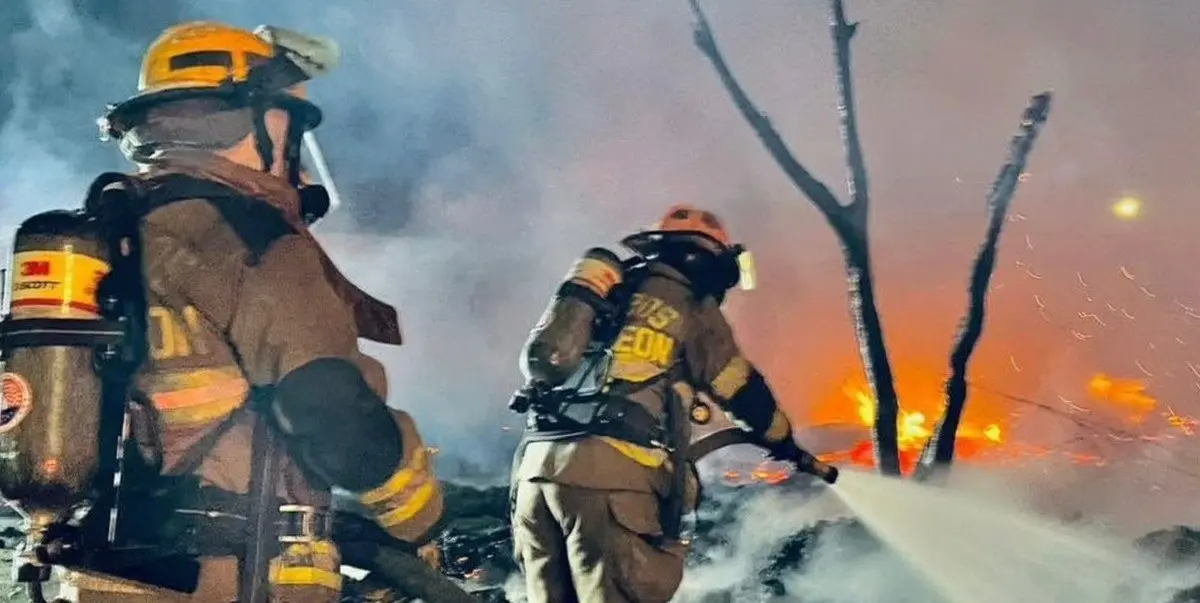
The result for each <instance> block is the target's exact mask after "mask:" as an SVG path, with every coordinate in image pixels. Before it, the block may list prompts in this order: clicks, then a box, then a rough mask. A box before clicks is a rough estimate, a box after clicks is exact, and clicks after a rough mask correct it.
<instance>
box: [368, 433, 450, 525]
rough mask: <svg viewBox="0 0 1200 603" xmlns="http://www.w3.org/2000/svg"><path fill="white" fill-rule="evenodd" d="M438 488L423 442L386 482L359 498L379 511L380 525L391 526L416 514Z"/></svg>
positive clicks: (377, 519)
mask: <svg viewBox="0 0 1200 603" xmlns="http://www.w3.org/2000/svg"><path fill="white" fill-rule="evenodd" d="M437 488H438V484H437V481H436V480H435V479H433V475H432V472H431V471H430V465H429V452H428V450H427V449H426V448H425V447H424V446H421V447H419V448H417V449H416V450H415V451H414V452H413V457H412V460H411V461H409V462H408V463H407V464H406V465H405V466H404V467H402V468H400V470H398V471H396V473H394V474H392V477H391V478H389V479H388V481H386V482H384V484H383V485H382V486H379V487H378V488H375V489H374V490H371V491H369V492H365V493H363V494H361V495H360V496H359V501H360V502H362V504H364V505H366V506H367V507H368V508H370V509H371V510H372V511H374V512H375V515H376V521H378V522H379V525H381V526H383V528H384V529H390V528H393V527H396V526H398V525H400V524H403V523H405V522H407V521H410V520H411V519H413V518H414V517H416V516H417V514H418V513H420V512H421V511H422V510H424V509H425V507H426V505H428V504H429V502H430V500H432V499H433V497H434V495H435V494H437Z"/></svg>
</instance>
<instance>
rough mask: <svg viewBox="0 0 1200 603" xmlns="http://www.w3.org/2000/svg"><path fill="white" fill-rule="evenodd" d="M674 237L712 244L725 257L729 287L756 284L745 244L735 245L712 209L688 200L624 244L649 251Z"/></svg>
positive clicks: (745, 287) (674, 206)
mask: <svg viewBox="0 0 1200 603" xmlns="http://www.w3.org/2000/svg"><path fill="white" fill-rule="evenodd" d="M672 236H688V237H694V238H695V239H696V240H697V241H699V242H701V243H702V244H704V243H707V244H706V245H705V246H707V247H712V248H713V249H712V251H713V252H714V253H715V254H716V255H717V256H718V258H725V259H724V260H723V261H728V262H729V264H728V265H729V268H730V270H731V274H732V276H733V278H732V279H731V281H730V286H733V285H738V286H740V287H741V288H742V289H743V290H747V291H748V290H751V289H754V288H755V287H756V286H757V281H758V278H757V271H756V269H755V266H754V256H753V255H752V254H751V253H750V252H749V251H747V250H746V248H745V247H743V246H742V245H735V244H734V243H733V238H732V237H730V236H729V231H728V230H726V229H725V224H724V223H723V222H722V221H721V219H720V218H718V217H717V215H716V214H714V213H713V212H711V211H708V210H704V209H700V208H698V207H695V206H693V205H689V204H686V203H679V204H676V205H672V206H671V207H670V208H668V209H667V212H666V213H665V214H664V215H663V217H662V218H661V219H660V220H659V221H658V222H656V223H655V224H654V225H653V226H651V227H650V228H649V229H646V230H643V231H641V232H638V233H635V234H633V235H630V236H628V237H626V238H625V239H624V240H623V241H622V243H623V244H624V245H625V246H626V247H628V248H629V249H631V250H633V251H634V252H636V253H646V252H647V251H649V250H650V249H652V248H653V247H655V246H656V245H658V244H659V243H660V242H662V241H663V240H664V239H666V238H668V237H672Z"/></svg>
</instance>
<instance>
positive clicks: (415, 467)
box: [73, 22, 442, 603]
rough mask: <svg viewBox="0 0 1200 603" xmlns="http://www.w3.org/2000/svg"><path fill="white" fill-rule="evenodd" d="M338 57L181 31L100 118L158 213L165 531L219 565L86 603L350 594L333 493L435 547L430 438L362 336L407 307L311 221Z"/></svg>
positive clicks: (151, 223) (391, 340) (392, 327)
mask: <svg viewBox="0 0 1200 603" xmlns="http://www.w3.org/2000/svg"><path fill="white" fill-rule="evenodd" d="M335 60H336V47H334V46H333V45H332V44H331V43H330V42H327V41H323V40H320V39H316V38H310V37H307V36H303V35H301V34H298V33H296V32H291V31H287V30H283V29H278V28H271V27H262V28H259V29H258V30H255V31H253V32H251V31H246V30H242V29H238V28H234V27H230V26H227V25H223V24H219V23H210V22H192V23H185V24H181V25H177V26H174V27H171V28H169V29H167V30H166V31H165V32H163V33H162V34H161V35H160V36H159V38H158V39H157V40H155V41H154V42H153V43H152V44H151V45H150V47H149V49H148V51H147V52H146V56H145V59H144V61H143V63H142V69H141V77H140V81H139V83H138V94H137V95H135V96H134V97H132V98H130V99H129V100H127V101H125V102H123V103H120V104H117V105H115V106H112V107H110V110H109V112H108V114H107V115H106V116H105V118H104V119H102V120H101V121H100V124H101V127H102V131H103V134H104V135H105V136H107V137H109V138H111V139H115V140H117V141H119V144H120V148H121V150H122V152H123V153H124V154H125V155H126V156H127V157H128V158H129V159H130V160H131V161H132V162H134V163H135V164H136V165H137V166H138V169H137V174H136V177H135V179H134V180H133V182H134V183H135V184H136V189H137V198H138V199H139V200H140V202H141V203H142V204H144V205H143V207H142V211H145V214H144V216H143V217H142V218H141V236H142V241H143V266H144V273H145V274H144V277H145V282H146V295H147V297H148V299H147V301H148V304H149V321H148V322H149V324H148V339H149V342H150V358H149V359H148V361H147V363H146V364H145V366H144V367H143V369H142V371H141V373H140V375H139V377H138V379H137V382H136V386H137V390H138V392H139V393H140V394H141V395H144V397H145V398H146V399H148V401H149V403H150V404H149V405H150V406H151V407H152V408H153V411H154V415H156V416H155V417H153V420H152V421H149V422H148V424H149V425H150V427H147V425H146V424H140V425H139V428H141V429H152V430H153V431H154V432H155V437H156V438H157V439H158V440H159V441H161V449H162V457H163V458H162V473H163V475H164V477H163V478H162V479H163V480H164V482H163V483H166V484H169V486H170V487H169V488H166V489H161V490H160V491H156V492H155V493H154V496H155V497H154V498H153V500H150V501H149V502H148V504H151V505H153V504H159V505H167V506H169V512H168V515H169V519H168V520H167V526H169V528H170V529H165V530H164V532H167V533H170V534H172V536H170V537H171V538H179V539H181V540H184V541H185V542H182V543H179V544H180V547H181V548H182V549H183V550H188V551H191V552H192V553H193V554H195V555H198V556H199V557H200V558H201V561H202V564H201V572H200V579H199V587H198V588H197V590H196V591H195V593H194V594H191V595H181V594H178V593H173V592H166V591H158V590H155V589H152V588H149V587H147V586H146V585H145V584H143V583H140V582H135V581H131V580H124V579H116V578H114V577H113V576H112V575H111V574H105V573H99V572H91V571H84V572H80V573H78V574H76V575H74V576H73V579H74V582H75V586H76V587H77V588H78V589H79V601H80V602H81V603H97V602H109V601H112V602H116V601H123V602H124V601H134V602H136V601H146V602H149V601H212V602H222V603H224V602H229V601H235V600H240V601H243V603H248V602H249V601H251V595H248V594H246V589H247V588H252V587H248V586H245V584H251V583H255V582H254V581H255V580H258V582H257V583H258V584H269V586H267V587H260V588H259V589H258V590H259V591H260V592H261V591H262V590H264V589H265V590H269V591H270V597H271V598H270V600H271V601H298V602H335V601H338V600H339V593H340V590H341V577H340V574H339V567H340V561H339V552H338V550H337V547H336V546H335V545H334V544H333V542H332V540H331V534H330V533H331V527H330V523H331V521H330V518H331V511H330V502H331V489H332V487H335V486H336V487H340V488H344V489H346V490H349V491H350V492H352V493H354V494H356V495H357V497H358V499H359V501H360V502H361V503H363V504H364V505H365V506H366V508H367V509H369V510H370V511H371V512H372V513H373V514H374V515H375V517H376V520H377V522H378V523H379V524H380V525H381V526H382V527H383V528H385V529H386V530H387V531H388V532H389V533H390V534H391V535H392V536H394V537H396V538H400V539H403V540H407V541H411V542H420V541H421V540H422V539H423V538H424V537H425V536H426V535H427V533H428V532H429V531H430V529H431V528H432V526H433V525H434V523H435V522H436V521H437V520H438V518H439V517H440V515H441V510H442V494H441V490H440V488H439V486H438V484H437V482H436V480H435V478H434V475H433V473H432V470H431V466H430V459H429V458H428V456H427V450H426V448H425V446H424V444H423V443H422V439H421V437H420V435H419V434H418V432H417V430H416V428H415V426H414V424H413V421H412V420H411V418H410V417H409V416H408V415H407V414H406V413H403V412H400V411H397V410H394V409H389V408H388V406H387V405H386V404H385V402H384V401H385V400H386V398H387V379H386V377H385V374H384V370H383V367H382V365H380V364H379V363H378V362H377V361H375V360H373V359H372V358H370V357H368V356H366V355H364V354H363V353H362V352H360V351H359V348H358V339H359V338H360V337H362V338H368V339H372V340H375V341H378V342H382V343H386V344H393V345H399V344H400V342H401V337H400V331H399V327H398V323H397V318H396V312H395V310H394V309H393V308H392V307H391V306H389V305H387V304H385V303H383V302H381V301H379V300H376V299H374V298H372V297H370V296H369V295H367V294H366V293H364V292H362V291H361V290H359V289H358V288H357V287H355V286H354V285H353V284H351V283H350V282H349V281H348V280H347V279H346V278H345V277H344V276H343V275H342V274H341V273H340V272H339V271H338V270H337V268H336V267H335V266H334V265H333V263H332V262H331V261H330V259H329V258H328V257H327V255H326V254H325V252H324V251H323V250H322V248H321V246H320V245H319V244H318V243H317V242H316V240H315V239H314V238H313V236H312V235H311V233H310V232H309V230H308V226H309V225H310V224H311V223H313V222H314V221H315V220H316V219H318V218H320V217H321V216H322V215H323V214H324V213H325V211H326V209H327V208H328V198H327V196H326V195H325V194H324V192H323V190H322V189H321V187H317V186H306V185H305V183H303V182H302V180H303V178H302V171H301V152H300V148H301V142H302V136H303V135H304V133H305V132H306V131H308V130H311V129H312V128H315V127H316V126H317V125H318V124H319V123H320V121H321V112H320V110H319V109H318V108H317V107H316V106H315V105H314V104H312V103H311V102H310V101H309V100H307V98H306V95H305V90H304V86H305V84H306V82H307V81H308V80H309V79H310V78H312V77H314V76H316V75H320V74H321V73H323V72H325V71H327V70H328V69H330V68H331V67H332V66H333V63H334V62H335ZM267 433H274V434H277V435H278V437H279V438H280V439H281V440H282V453H281V454H279V455H278V459H277V464H276V465H275V466H276V467H278V470H277V471H273V472H271V475H256V474H255V472H256V471H259V469H257V468H259V467H264V466H267V465H263V464H262V463H259V462H258V459H257V457H256V455H257V454H258V452H257V451H256V450H255V449H256V447H257V446H258V444H257V442H259V441H260V440H261V439H262V438H263V437H265V435H264V434H267ZM256 480H257V481H256ZM256 483H258V484H262V483H275V484H276V487H275V488H274V491H275V493H276V495H277V503H278V505H279V507H278V514H277V515H278V521H277V522H276V525H274V526H271V527H269V528H268V531H274V532H277V533H274V534H269V535H268V538H267V539H266V540H267V542H257V543H249V544H248V543H247V542H245V541H244V538H243V535H245V534H247V533H249V532H252V531H253V530H252V529H251V528H252V526H248V525H246V524H247V521H246V512H245V509H247V508H248V505H249V504H250V503H249V502H248V501H247V498H248V496H249V493H250V489H251V486H252V484H256ZM269 495H270V492H268V494H267V496H269ZM272 504H274V503H272ZM268 506H270V505H268ZM251 545H263V546H266V547H269V548H268V549H267V550H268V551H269V554H267V555H261V556H260V557H261V558H268V559H269V560H270V561H269V564H266V563H262V564H261V565H260V566H259V567H249V564H248V563H245V560H246V559H247V555H248V553H247V551H248V550H249V549H250V548H252V546H251ZM239 561H242V562H243V563H242V564H241V565H242V566H241V567H239ZM264 566H265V567H264ZM252 574H266V575H252ZM239 589H240V590H239ZM253 599H254V600H256V601H257V600H265V599H262V596H261V595H260V594H255V595H254V596H253Z"/></svg>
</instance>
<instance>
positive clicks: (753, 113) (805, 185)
mask: <svg viewBox="0 0 1200 603" xmlns="http://www.w3.org/2000/svg"><path fill="white" fill-rule="evenodd" d="M688 3H689V5H690V6H691V8H692V13H693V14H694V15H695V17H696V24H695V26H694V38H695V42H696V46H698V47H699V48H700V50H701V51H702V52H703V53H704V54H705V56H707V57H708V59H709V61H711V62H712V64H713V67H714V68H715V69H716V70H717V74H718V75H719V76H720V78H721V83H722V84H724V86H725V89H726V90H727V91H728V92H729V94H730V96H731V97H732V98H733V102H734V104H735V105H736V106H737V108H738V110H739V111H741V113H742V116H743V117H744V118H745V119H746V121H747V122H748V123H749V124H750V126H751V127H752V128H753V129H754V131H755V133H756V134H758V137H759V139H760V140H762V142H763V145H764V146H766V147H767V150H768V151H769V152H770V153H771V156H772V157H773V158H774V159H775V162H776V163H778V164H779V166H780V167H781V168H782V169H783V170H784V172H785V173H787V175H788V177H789V178H791V180H792V182H793V183H794V184H795V185H796V187H797V188H798V189H800V191H801V192H802V193H804V194H805V195H806V196H807V197H808V198H809V199H810V200H811V201H812V202H813V204H814V205H816V206H817V209H818V210H820V212H821V214H822V215H823V216H824V217H825V219H826V220H827V221H828V222H829V224H830V225H831V226H832V227H833V230H834V232H835V233H836V234H837V235H838V239H839V241H840V243H841V245H842V253H843V256H844V258H845V262H846V276H847V281H848V284H849V295H850V308H851V315H852V316H853V318H854V328H855V336H856V337H857V339H858V343H859V355H860V356H861V358H862V362H863V368H864V370H865V372H866V376H867V382H868V383H869V384H870V385H871V389H872V393H873V394H874V398H875V401H876V411H875V425H874V426H873V429H872V432H871V441H872V443H873V444H874V449H875V461H876V466H877V467H879V471H880V472H881V473H883V474H885V475H899V474H900V454H899V451H898V447H897V435H898V434H897V426H896V421H897V419H898V418H899V414H900V413H899V406H900V405H899V402H898V400H897V397H896V387H895V382H894V380H893V377H892V369H891V363H890V362H889V361H888V355H887V346H886V345H885V343H884V338H883V327H882V325H881V324H880V322H881V321H880V317H879V310H878V308H877V307H876V305H875V291H874V286H873V283H872V280H871V258H870V245H869V243H868V238H867V206H868V199H867V190H868V189H867V171H866V167H865V165H864V163H863V156H862V148H861V145H860V143H859V137H858V126H857V122H856V120H855V117H854V97H853V87H852V85H851V71H850V40H851V38H852V37H853V36H854V31H855V29H856V27H857V25H851V24H848V23H846V17H845V11H844V10H843V8H842V2H841V0H832V3H831V8H832V18H831V29H832V32H833V38H834V43H835V53H836V58H837V76H838V77H837V79H838V91H839V103H838V110H839V112H840V114H841V123H842V139H843V142H844V144H845V147H846V158H847V164H848V168H849V173H850V177H849V188H850V195H851V202H850V204H849V205H846V206H843V205H841V204H840V203H838V201H837V198H836V197H835V196H834V195H833V193H832V192H830V190H829V187H827V186H826V185H825V184H824V183H822V182H820V181H819V180H817V179H816V178H815V177H814V176H813V175H812V174H811V173H809V171H808V170H807V169H805V168H804V167H803V166H802V165H801V164H800V163H799V162H798V161H796V159H795V157H794V156H793V155H792V153H791V151H790V150H789V149H788V147H787V144H786V143H785V142H784V141H783V139H782V137H780V135H779V133H778V132H777V131H776V130H775V128H774V126H772V125H771V122H770V120H768V119H767V118H766V116H765V115H763V113H762V112H761V111H760V110H759V109H758V107H757V106H755V104H754V102H753V101H752V100H750V97H749V96H748V95H747V94H746V92H745V90H744V89H743V88H742V87H741V84H739V83H738V81H737V79H736V78H735V77H734V76H733V73H732V72H731V71H730V69H729V66H728V64H726V62H725V59H724V57H722V56H721V53H720V51H719V50H718V48H717V43H716V40H715V38H714V36H713V33H712V29H711V28H710V27H709V25H708V19H707V18H706V17H705V15H704V11H702V10H701V9H700V5H699V3H698V1H697V0H688Z"/></svg>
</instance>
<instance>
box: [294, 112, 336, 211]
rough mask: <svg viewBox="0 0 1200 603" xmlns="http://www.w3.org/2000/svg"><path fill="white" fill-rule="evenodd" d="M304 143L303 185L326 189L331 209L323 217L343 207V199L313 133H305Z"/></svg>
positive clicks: (301, 167) (301, 161)
mask: <svg viewBox="0 0 1200 603" xmlns="http://www.w3.org/2000/svg"><path fill="white" fill-rule="evenodd" d="M303 141H304V146H303V152H302V153H301V157H300V173H301V174H302V176H301V183H302V184H304V185H312V184H316V185H320V186H321V187H324V189H325V192H326V194H328V196H329V207H328V208H327V210H326V211H325V213H324V214H323V215H328V214H331V213H333V212H334V211H337V209H338V207H341V205H342V198H341V196H340V195H339V194H338V189H337V185H336V184H335V183H334V180H333V173H332V172H331V171H330V170H329V164H327V163H325V154H324V153H323V152H322V150H321V145H320V144H319V143H317V137H316V135H314V134H313V133H312V132H305V133H304V138H303Z"/></svg>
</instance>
